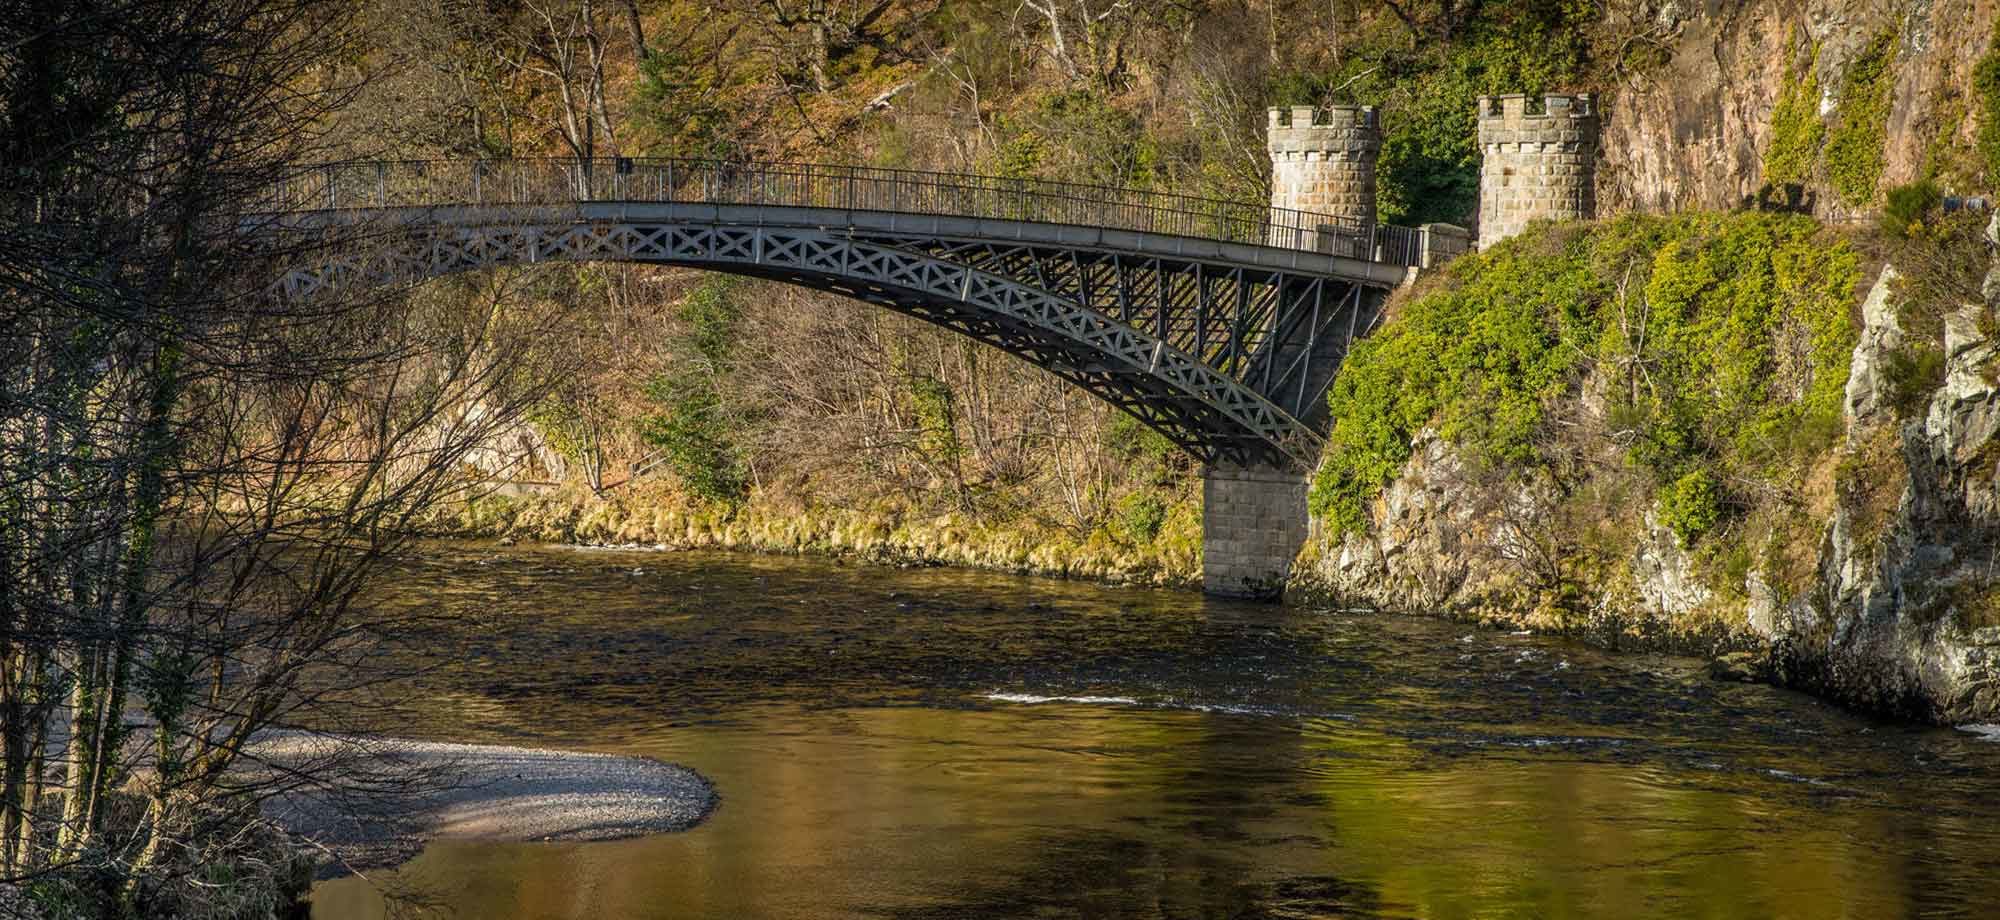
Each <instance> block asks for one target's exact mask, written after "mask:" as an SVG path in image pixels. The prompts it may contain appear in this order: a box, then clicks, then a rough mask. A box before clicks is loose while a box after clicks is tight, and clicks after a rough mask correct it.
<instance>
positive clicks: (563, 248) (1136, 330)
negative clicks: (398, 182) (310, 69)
mask: <svg viewBox="0 0 2000 920" xmlns="http://www.w3.org/2000/svg"><path fill="white" fill-rule="evenodd" d="M742 210H751V209H743V208H727V207H725V208H718V207H715V206H688V205H636V204H631V203H621V204H616V205H612V204H595V205H580V206H571V207H570V208H547V207H544V208H537V209H534V213H526V212H524V211H523V210H522V209H520V208H480V207H462V206H460V207H449V208H398V209H360V210H353V211H344V212H314V213H308V214H292V215H286V216H285V217H284V218H283V219H282V226H283V227H284V228H285V229H286V230H287V231H291V232H294V233H296V232H301V231H304V232H316V233H323V234H326V235H327V237H328V239H330V240H344V241H346V242H344V243H339V244H336V245H334V246H333V247H332V248H331V249H330V250H329V251H328V252H327V253H326V254H325V255H324V257H323V258H321V259H316V260H312V261H310V262H309V263H308V264H307V265H305V266H303V267H299V268H295V269H293V270H291V271H289V272H288V273H287V274H286V275H285V276H284V278H283V280H282V282H281V284H280V286H281V288H282V291H283V293H284V294H285V295H286V296H288V297H291V298H312V297H315V296H319V295H322V294H325V293H327V292H329V291H333V290H353V289H356V288H376V287H383V286H392V285H403V284H413V283H419V282H422V281H424V280H426V279H430V278H436V277H441V276H444V275H450V274H455V273H459V272H466V271H477V270H482V269H486V268H491V267H496V266H501V265H528V264H536V263H541V262H630V263H643V264H659V265H681V266H687V267H691V268H698V269H703V270H708V271H717V272H724V273H728V274H735V275H741V276H747V277H755V278H762V279H767V280H775V281H780V282H784V283H788V284H795V285H799V286H801V287H806V288H811V289H814V290H820V291H827V292H832V293H837V294H841V295H844V296H848V297H852V298H855V299H858V300H862V301H865V302H868V303H872V304H876V305H878V306H883V307H887V308H889V309H893V310H896V311H898V312H901V313H904V314H906V315H910V316H914V317H917V318H919V319H923V320H925V321H927V322H930V323H933V324H935V325H938V326H941V327H944V328H947V329H950V330H952V331H954V332H957V333H959V334H962V335H966V336H968V337H971V338H973V339H976V340H978V341H981V342H984V343H986V344H989V345H992V346H994V347H997V348H999V349H1001V350H1003V351H1006V352H1008V353H1010V354H1013V355H1016V356H1018V357H1021V358H1023V359H1024V360H1027V361H1029V362H1031V363H1033V364H1035V365H1036V366H1038V367H1041V368H1043V369H1045V370H1048V371H1050V372H1051V373H1054V374H1056V375H1057V376H1059V377H1061V378H1063V379H1065V380H1067V381H1069V382H1070V383H1072V384H1074V385H1076V386H1078V387H1079V388H1081V389H1083V390H1085V391H1086V392H1089V393H1091V394H1093V395H1095V396H1097V397H1098V398H1100V399H1103V400H1104V401H1106V402H1108V403H1110V404H1112V405H1113V406H1116V407H1117V408H1119V409H1121V410H1123V411H1125V412H1127V413H1130V414H1131V415H1133V416H1134V417H1135V418H1137V419H1139V420H1140V421H1141V422H1142V423H1144V424H1146V425H1147V426H1148V427H1150V428H1152V429H1154V430H1155V431H1158V432H1160V433H1161V434H1162V435H1164V436H1165V437H1167V438H1168V439H1169V440H1171V441H1172V442H1173V443H1174V444H1175V445H1176V446H1178V447H1180V448H1181V449H1182V450H1184V451H1186V452H1188V453H1189V454H1190V455H1192V456H1194V457H1195V458H1197V459H1199V460H1200V461H1201V462H1203V463H1204V464H1206V465H1216V464H1233V465H1260V464H1261V465H1276V466H1285V467H1301V466H1304V465H1308V464H1310V463H1311V462H1313V460H1314V459H1315V458H1316V457H1317V454H1318V451H1319V445H1320V443H1321V437H1320V434H1319V432H1318V431H1316V430H1315V428H1314V426H1313V425H1312V424H1311V423H1310V422H1308V421H1306V420H1303V419H1301V418H1300V417H1299V414H1300V413H1297V412H1296V411H1293V410H1296V409H1297V407H1298V404H1299V403H1301V402H1303V403H1305V404H1306V405H1307V406H1315V405H1319V404H1322V403H1323V401H1322V400H1321V398H1320V394H1321V393H1323V392H1324V383H1323V382H1320V383H1319V385H1318V386H1315V385H1314V383H1315V381H1312V380H1309V379H1308V372H1309V371H1310V370H1311V369H1312V365H1313V362H1312V361H1311V360H1310V357H1311V352H1312V351H1314V350H1315V349H1314V347H1313V345H1314V343H1313V342H1312V341H1311V335H1312V334H1316V333H1319V332H1323V331H1325V327H1327V326H1329V325H1333V323H1332V322H1331V320H1334V319H1338V318H1339V316H1341V315H1344V316H1345V317H1346V318H1347V320H1348V325H1349V327H1352V326H1353V325H1354V324H1355V323H1356V322H1358V321H1359V320H1360V318H1361V317H1362V316H1363V314H1367V313H1368V312H1369V309H1368V308H1369V306H1370V305H1372V303H1373V299H1372V298H1364V297H1363V296H1362V295H1363V293H1364V291H1365V290H1366V289H1365V288H1364V287H1363V286H1360V285H1356V284H1347V285H1339V284H1334V285H1332V286H1333V287H1336V288H1338V289H1339V290H1338V295H1339V296H1341V297H1344V298H1345V299H1344V300H1342V301H1340V302H1337V303H1330V304H1327V305H1326V306H1327V309H1326V311H1325V312H1326V314H1327V315H1326V317H1325V318H1319V317H1308V316H1298V317H1295V318H1294V322H1293V323H1292V324H1291V325H1292V326H1293V327H1295V328H1291V329H1289V330H1287V329H1280V330H1278V333H1277V334H1275V335H1274V334H1272V333H1271V332H1269V331H1268V329H1269V327H1270V326H1271V325H1273V324H1274V323H1277V322H1278V321H1279V320H1280V319H1281V316H1280V315H1279V314H1281V313H1283V312H1285V311H1283V310H1281V309H1280V307H1281V304H1280V303H1279V301H1281V300H1283V299H1286V298H1287V296H1288V289H1289V291H1290V293H1289V297H1290V298H1291V299H1297V298H1298V297H1299V295H1300V294H1302V293H1309V294H1310V295H1311V296H1313V297H1315V298H1324V296H1325V295H1326V293H1327V292H1326V291H1322V290H1320V286H1321V285H1324V284H1326V283H1327V282H1324V281H1321V280H1316V279H1314V278H1312V277H1310V276H1306V277H1300V276H1296V275H1294V274H1292V273H1288V272H1286V271H1285V270H1283V269H1275V268H1271V269H1266V268H1257V269H1252V270H1251V274H1252V275H1254V277H1253V278H1245V277H1243V269H1240V268H1228V267H1220V266H1222V265H1225V264H1226V263H1217V262H1214V261H1209V260H1207V259H1204V258H1196V257H1193V256H1187V255H1182V256H1175V257H1162V256H1159V255H1154V254H1148V253H1145V252H1144V251H1143V250H1138V251H1134V249H1133V248H1131V247H1130V246H1129V245H1128V246H1127V247H1124V248H1121V247H1118V246H1105V245H1102V244H1100V245H1099V246H1098V247H1094V248H1093V249H1092V250H1091V252H1092V260H1095V261H1096V262H1097V263H1098V264H1095V265H1092V266H1087V265H1086V264H1085V262H1086V261H1087V260H1084V259H1080V258H1077V257H1076V256H1075V255H1074V253H1075V251H1076V247H1077V246H1078V245H1079V243H1077V242H1075V241H1073V240H1072V241H1071V242H1068V243H1066V244H1059V243H1055V242H1046V243H1044V242H1039V241H1034V240H1019V239H1009V240H1004V241H997V242H996V241H977V240H973V239H970V238H968V237H959V236H950V235H946V234H943V233H938V232H937V229H938V228H935V227H928V228H917V227H911V226H909V224H908V222H907V221H905V222H903V223H902V224H901V225H896V224H894V223H893V222H884V223H883V229H870V230H865V231H857V230H856V228H855V227H853V226H851V225H849V226H839V227H834V226H818V225H815V222H814V221H813V220H811V218H812V217H813V216H815V215H811V214H786V213H773V212H774V211H779V212H782V211H787V210H789V209H783V208H776V209H774V208H769V207H763V208H756V209H754V210H755V212H756V213H755V214H754V215H750V214H744V213H732V211H742ZM891 227H894V229H890V228H891ZM1058 229H1060V228H1058ZM922 231H928V232H922ZM1068 235H1069V236H1072V237H1073V236H1074V234H1068ZM1121 242H1128V243H1129V241H1121ZM1140 242H1146V241H1140ZM1153 242H1154V244H1155V245H1158V241H1153ZM1199 255H1200V256H1205V257H1213V256H1220V255H1223V253H1210V252H1200V253H1199ZM1128 263H1129V264H1128ZM1204 273H1206V276H1207V277H1204ZM1232 274H1233V275H1234V277H1231V276H1232ZM1140 275H1143V276H1145V277H1144V278H1143V279H1141V283H1140V284H1139V286H1138V287H1137V288H1134V287H1133V286H1132V284H1131V281H1132V280H1133V278H1134V277H1135V276H1140ZM1093 280H1095V281H1098V282H1100V283H1102V286H1103V287H1104V288H1107V289H1106V290H1100V291H1096V292H1094V293H1095V296H1093V292H1092V290H1091V289H1092V287H1093ZM1119 282H1122V283H1119ZM1225 288H1227V289H1228V290H1226V291H1225V290H1223V289H1225ZM1135 290H1136V291H1139V292H1140V293H1143V295H1144V297H1143V298H1141V299H1143V300H1144V301H1145V303H1143V304H1138V305H1135V304H1133V303H1132V301H1133V300H1134V293H1135ZM1218 293H1222V294H1229V295H1231V299H1232V300H1233V301H1234V302H1235V304H1234V305H1235V306H1237V307H1238V308H1239V310H1245V311H1247V312H1248V313H1250V314H1251V315H1250V316H1249V317H1245V316H1243V315H1242V314H1241V313H1239V314H1238V315H1237V316H1236V317H1234V322H1235V323H1236V324H1237V328H1234V329H1229V328H1218V329H1214V330H1206V329H1201V328H1195V327H1199V326H1202V325H1205V324H1206V322H1207V321H1206V320H1205V319H1204V318H1202V317H1201V316H1200V315H1199V314H1200V313H1201V311H1202V310H1203V309H1205V308H1207V307H1209V306H1210V304H1209V303H1208V302H1207V301H1210V300H1213V299H1215V297H1216V295H1217V294H1218ZM1258 306H1264V307H1267V308H1268V309H1264V310H1262V311H1259V310H1256V309H1252V308H1255V307H1258ZM1107 307H1110V308H1111V309H1109V310H1107V309H1106V308H1107ZM1177 308H1178V310H1179V311H1180V312H1181V313H1184V314H1186V315H1184V316H1180V317H1178V319H1179V320H1180V321H1179V322H1176V321H1175V320H1176V319H1177V318H1176V317H1174V316H1171V315H1169V314H1172V313H1174V312H1175V311H1176V309H1177ZM1343 309H1344V310H1345V311H1346V312H1345V313H1344V314H1343V313H1341V311H1342V310H1343ZM1294 312H1296V311H1294ZM1120 313H1122V314H1123V315H1122V316H1121V315H1119V314H1120ZM1267 314H1268V315H1267ZM1246 319H1247V320H1248V321H1250V322H1255V323H1258V324H1259V325H1261V326H1264V327H1266V329H1265V330H1263V331H1259V332H1251V333H1246V332H1245V331H1244V330H1243V329H1242V328H1241V324H1242V323H1243V322H1245V321H1246ZM1370 319H1371V321H1372V315H1371V316H1370ZM1278 324H1279V325H1283V324H1282V323H1278ZM1304 326H1311V327H1312V328H1311V329H1310V330H1307V334H1306V335H1305V336H1304V337H1303V340H1302V347H1294V348H1292V349H1290V350H1289V351H1288V350H1287V349H1285V348H1284V347H1282V339H1283V338H1284V337H1285V336H1289V337H1291V338H1293V339H1300V338H1301V335H1300V328H1297V327H1304ZM1354 331H1355V332H1359V331H1365V329H1364V330H1354ZM1176 333H1180V334H1179V335H1176ZM1176 339H1178V340H1180V341H1176ZM1188 344H1192V345H1194V346H1195V347H1196V348H1205V350H1206V351H1207V352H1208V353H1207V354H1206V355H1197V354H1194V353H1191V350H1192V349H1190V348H1187V347H1183V346H1184V345H1188ZM1260 345H1261V346H1262V347H1261V348H1260V347H1258V346H1260ZM1318 350H1319V351H1321V352H1322V353H1323V352H1324V351H1325V349H1324V348H1323V347H1322V348H1320V349H1318ZM1342 350H1343V351H1344V342H1343V345H1342ZM1322 358H1324V355H1323V354H1322ZM1281 359H1283V360H1281ZM1322 363H1323V364H1328V365H1330V364H1332V363H1337V358H1336V361H1333V362H1329V361H1325V360H1323V361H1322ZM1218 365H1219V366H1218ZM1281 365H1283V369H1282V371H1281V370H1280V367H1281ZM1260 371H1261V373H1260ZM1330 371H1331V367H1330V366H1329V367H1328V368H1327V376H1328V377H1329V378H1330ZM1260 382H1261V383H1263V384H1264V385H1265V387H1266V389H1264V390H1260V388H1259V387H1258V386H1257V384H1258V383H1260ZM1273 382H1276V383H1277V384H1278V385H1277V386H1276V387H1272V386H1271V385H1272V384H1273ZM1272 389H1278V390H1283V391H1285V392H1288V393H1291V394H1293V395H1294V402H1293V405H1292V406H1285V405H1281V404H1280V403H1279V401H1277V400H1274V399H1272V398H1270V397H1269V396H1267V395H1266V393H1267V392H1270V391H1271V390H1272ZM1306 414H1309V413H1306Z"/></svg>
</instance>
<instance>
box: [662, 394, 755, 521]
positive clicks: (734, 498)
mask: <svg viewBox="0 0 2000 920" xmlns="http://www.w3.org/2000/svg"><path fill="white" fill-rule="evenodd" d="M646 395H647V396H649V397H651V398H652V400H653V401H654V402H655V403H656V404H658V405H659V407H660V409H659V411H657V412H653V413H649V414H647V415H646V416H644V417H642V418H640V420H639V422H638V432H639V437H640V439H641V440H643V441H645V442H646V443H647V444H648V445H650V446H651V447H653V448H654V449H655V450H657V451H659V453H660V457H661V462H662V463H663V464H664V465H665V466H666V467H667V469H669V470H671V471H672V472H673V473H674V475H675V476H678V477H680V480H681V482H682V484H684V485H685V486H686V487H687V490H688V492H689V493H691V494H693V495H694V496H695V497H696V498H699V499H701V500H703V501H707V502H713V503H717V504H725V505H733V504H736V503H737V502H740V501H742V500H743V499H744V498H745V497H747V496H748V495H749V491H750V478H749V472H748V469H747V467H746V465H745V463H744V458H743V457H742V455H741V454H740V453H739V451H738V449H737V447H736V445H735V438H734V433H735V426H733V425H731V424H730V420H729V419H728V417H727V416H726V415H725V412H724V409H723V405H722V401H721V399H719V398H718V397H717V396H716V392H715V386H714V384H713V383H712V382H711V381H709V380H707V379H705V378H701V377H698V376H695V375H691V374H675V375H669V376H663V377H660V378H657V379H655V380H654V381H653V382H652V383H651V384H649V385H648V386H647V387H646Z"/></svg>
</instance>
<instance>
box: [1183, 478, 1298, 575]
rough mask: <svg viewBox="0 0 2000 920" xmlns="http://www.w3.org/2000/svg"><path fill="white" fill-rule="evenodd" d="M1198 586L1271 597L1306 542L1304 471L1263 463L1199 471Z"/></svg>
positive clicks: (1290, 570) (1288, 573) (1289, 571)
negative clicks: (1199, 531) (1199, 563)
mask: <svg viewBox="0 0 2000 920" xmlns="http://www.w3.org/2000/svg"><path fill="white" fill-rule="evenodd" d="M1201 501H1202V510H1201V583H1202V590H1203V591H1206V592H1207V593H1209V594H1213V595H1216V596H1218V597H1248V598H1257V599H1260V600H1275V599H1277V598H1278V596H1279V595H1281V594H1282V593H1283V592H1284V589H1285V580H1286V579H1287V578H1289V577H1290V576H1291V573H1292V559H1293V557H1295V556H1297V555H1298V554H1299V548H1300V547H1302V546H1304V545H1305V542H1306V523H1307V522H1306V477H1305V475H1304V474H1302V473H1296V472H1292V471H1290V470H1283V469H1277V468H1274V467H1268V466H1211V467H1208V468H1207V469H1205V470H1203V471H1202V487H1201Z"/></svg>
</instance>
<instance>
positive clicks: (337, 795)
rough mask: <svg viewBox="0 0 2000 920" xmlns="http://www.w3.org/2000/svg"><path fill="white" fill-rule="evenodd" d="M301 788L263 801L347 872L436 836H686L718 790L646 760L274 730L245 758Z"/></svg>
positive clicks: (395, 858)
mask: <svg viewBox="0 0 2000 920" xmlns="http://www.w3.org/2000/svg"><path fill="white" fill-rule="evenodd" d="M247 753H249V754H251V756H252V757H253V758H255V759H257V760H259V761H262V762H263V763H264V764H266V765H267V768H268V769H270V770H273V771H276V772H277V773H278V774H281V775H282V774H313V775H316V776H336V777H339V779H338V780H337V781H335V782H319V781H302V782H300V783H298V784H297V786H296V788H293V789H291V790H289V791H287V792H285V793H284V794H282V795H279V796H276V797H274V798H272V799H271V800H270V801H268V802H267V803H266V804H265V811H266V812H267V813H268V814H269V815H270V816H271V818H272V819H273V820H276V821H277V822H278V823H279V824H281V825H283V826H284V827H285V828H286V829H287V830H289V831H291V832H293V833H295V834H298V835H300V836H302V837H305V838H307V839H309V840H312V841H314V842H315V843H317V844H319V845H320V846H323V847H325V848H327V849H328V850H329V851H331V852H332V853H333V855H334V856H335V858H336V860H337V861H338V862H339V863H343V864H345V866H346V867H347V868H353V869H363V868H368V867H372V866H383V865H391V864H394V863H397V862H401V861H403V860H405V859H408V858H409V857H411V856H414V855H415V854H416V852H417V851H418V850H420V849H422V848H423V845H424V844H425V843H426V842H428V841H431V840H496V841H526V840H612V839H617V838H622V837H638V836H643V835H646V834H659V833H667V832H671V831H681V830H686V829H688V828H690V827H693V826H694V825H696V824H699V823H701V821H702V819H704V818H706V817H708V815H709V813H710V812H711V811H713V810H714V808H715V805H716V802H717V796H716V794H715V787H714V786H712V785H710V784H709V782H708V780H707V779H705V778H703V777H702V776H701V774H699V773H696V772H694V771H693V770H690V769H688V768H686V767H681V766H676V765H674V764H668V763H662V762H660V761H657V760H651V759H648V758H644V757H621V756H616V755H611V754H585V753H577V752H572V751H551V750H539V749H534V748H517V747H500V746H492V745H478V744H443V743H436V742H426V741H405V740H400V739H389V738H352V737H327V736H317V735H308V734H303V733H281V734H273V735H270V736H267V737H265V738H262V739H259V740H258V741H257V742H256V743H255V744H253V745H252V746H251V748H250V750H249V751H248V752H247Z"/></svg>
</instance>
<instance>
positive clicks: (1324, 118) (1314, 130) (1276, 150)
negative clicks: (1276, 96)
mask: <svg viewBox="0 0 2000 920" xmlns="http://www.w3.org/2000/svg"><path fill="white" fill-rule="evenodd" d="M1266 111H1267V115H1268V117H1269V122H1268V124H1267V126H1266V128H1265V142H1266V144H1267V145H1268V146H1269V148H1270V151H1271V155H1272V157H1273V158H1278V157H1292V156H1301V155H1303V156H1306V157H1308V158H1310V157H1312V155H1315V154H1317V155H1320V156H1346V157H1368V158H1373V156H1374V154H1375V153H1376V152H1377V151H1379V150H1381V149H1382V128H1381V121H1380V117H1379V113H1378V112H1377V110H1376V108H1375V107H1374V106H1372V105H1335V106H1326V107H1315V106H1310V105H1295V106H1292V107H1290V108H1285V109H1268V110H1266Z"/></svg>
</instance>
